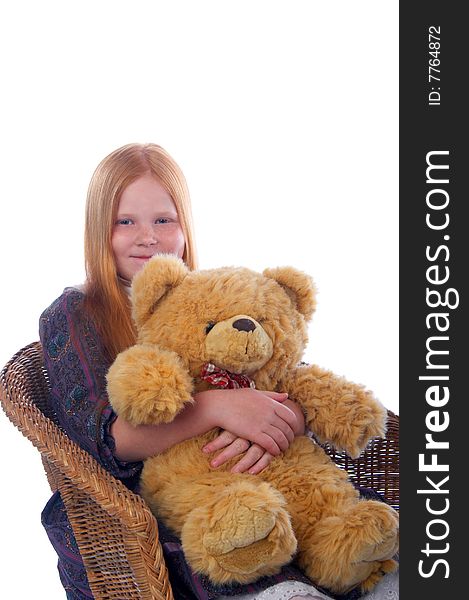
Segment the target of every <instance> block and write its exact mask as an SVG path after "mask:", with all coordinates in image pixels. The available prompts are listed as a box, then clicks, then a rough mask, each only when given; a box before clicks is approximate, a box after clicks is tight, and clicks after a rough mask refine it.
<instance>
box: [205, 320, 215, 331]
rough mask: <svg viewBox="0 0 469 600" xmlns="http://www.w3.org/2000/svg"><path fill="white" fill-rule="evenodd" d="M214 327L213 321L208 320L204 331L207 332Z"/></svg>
mask: <svg viewBox="0 0 469 600" xmlns="http://www.w3.org/2000/svg"><path fill="white" fill-rule="evenodd" d="M214 327H215V323H214V322H213V321H210V322H209V323H208V325H207V327H206V328H205V333H209V332H210V331H211V330H212V329H213V328H214Z"/></svg>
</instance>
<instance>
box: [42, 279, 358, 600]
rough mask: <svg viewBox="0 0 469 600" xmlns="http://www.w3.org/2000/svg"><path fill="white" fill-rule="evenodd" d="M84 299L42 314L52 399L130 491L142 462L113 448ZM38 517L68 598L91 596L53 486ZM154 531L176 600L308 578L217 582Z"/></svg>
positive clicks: (104, 361)
mask: <svg viewBox="0 0 469 600" xmlns="http://www.w3.org/2000/svg"><path fill="white" fill-rule="evenodd" d="M83 300H84V295H83V293H82V292H81V291H80V290H78V289H76V288H66V289H65V290H64V292H63V294H62V295H61V296H60V297H59V298H58V299H57V300H56V301H55V302H53V303H52V304H51V306H50V307H49V308H47V309H46V310H45V311H44V312H43V314H42V315H41V318H40V323H39V334H40V339H41V342H42V345H43V349H44V356H45V364H46V368H47V371H48V373H49V377H50V382H51V396H52V397H51V400H52V403H53V406H54V409H55V412H56V414H57V418H58V421H59V423H60V425H61V427H62V428H63V430H64V431H65V432H66V433H67V435H68V436H69V437H70V438H71V439H72V440H73V441H74V442H76V443H77V444H78V445H79V446H80V447H81V448H83V449H84V450H86V451H87V452H89V453H90V454H91V455H92V456H94V458H95V459H96V460H97V461H98V462H99V463H100V464H101V465H102V466H103V467H104V468H105V469H107V470H108V471H109V472H110V473H112V475H114V476H115V477H117V478H118V479H120V480H121V481H122V482H123V483H124V484H125V485H126V486H127V487H128V488H129V489H131V490H134V491H135V490H136V488H137V484H138V479H139V476H140V471H141V468H142V463H141V462H138V463H130V462H121V461H119V460H117V459H116V458H115V456H114V454H113V452H114V439H113V437H112V436H111V433H110V427H111V425H112V423H113V421H114V420H115V419H116V414H115V413H114V412H113V410H112V408H111V406H110V405H109V402H108V398H107V394H106V379H105V376H106V373H107V370H108V368H109V366H110V361H109V358H108V357H107V356H106V352H105V351H104V348H103V347H102V344H101V342H100V339H99V336H98V334H97V332H96V328H95V326H94V324H93V322H92V321H91V319H90V318H89V317H88V315H87V314H86V312H85V310H84V307H83ZM42 523H43V525H44V527H45V529H46V531H47V534H48V536H49V539H50V541H51V543H52V545H53V547H54V548H55V550H56V552H57V554H58V557H59V561H58V570H59V575H60V579H61V581H62V584H63V586H64V588H65V590H66V594H67V598H69V599H71V600H83V599H85V598H93V595H92V593H91V591H90V588H89V585H88V581H87V577H86V571H85V568H84V565H83V561H82V559H81V556H80V553H79V550H78V547H77V543H76V541H75V537H74V535H73V531H72V528H71V525H70V522H69V520H68V518H67V513H66V511H65V507H64V504H63V502H62V499H61V497H60V494H59V493H58V492H56V493H55V494H54V495H53V496H52V497H51V499H50V500H49V502H48V503H47V505H46V506H45V508H44V510H43V513H42ZM159 529H160V541H161V543H162V546H163V552H164V555H165V560H166V564H167V567H168V571H169V577H170V581H171V585H172V588H173V592H174V596H175V598H176V600H212V599H214V598H216V597H217V596H220V595H224V596H227V595H229V596H235V595H237V594H246V593H248V592H254V591H257V590H263V589H266V588H268V587H270V586H272V585H275V584H276V583H279V582H282V581H287V580H294V581H304V582H306V583H311V582H310V580H309V579H308V578H307V577H306V576H305V575H303V573H302V572H301V571H300V570H299V569H298V568H297V567H296V566H295V565H294V564H292V565H288V566H286V567H284V568H283V569H282V571H281V572H280V573H279V574H278V575H275V576H273V577H264V578H262V579H260V580H259V581H257V582H256V583H255V584H251V585H244V586H241V585H232V586H214V585H213V584H211V582H210V581H208V579H207V578H205V577H202V576H198V575H196V574H194V573H193V572H192V571H191V570H190V568H189V566H188V565H187V563H186V561H185V559H184V555H183V552H182V548H181V544H180V542H179V539H178V538H177V537H176V536H175V535H174V534H173V533H172V532H171V531H169V530H168V529H167V528H165V527H164V525H162V524H161V523H159ZM324 591H326V590H324ZM329 594H330V593H329ZM359 596H360V594H359V592H358V590H356V591H354V592H353V593H350V594H348V595H347V600H353V599H354V598H358V597H359Z"/></svg>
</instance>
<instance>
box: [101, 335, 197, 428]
mask: <svg viewBox="0 0 469 600" xmlns="http://www.w3.org/2000/svg"><path fill="white" fill-rule="evenodd" d="M192 386H193V382H192V378H191V377H190V375H189V373H188V372H187V369H185V368H184V366H183V365H182V361H181V359H180V358H179V357H178V355H177V354H176V353H174V352H170V351H167V350H162V349H160V348H158V347H157V346H154V345H150V344H137V345H135V346H131V347H130V348H128V349H127V350H124V352H121V353H120V354H119V355H118V356H117V358H116V360H115V361H114V363H113V364H112V365H111V367H110V369H109V371H108V374H107V390H108V395H109V401H110V403H111V405H112V407H113V408H114V410H115V411H116V413H117V414H118V415H120V416H122V417H123V418H124V419H125V420H126V421H129V422H130V423H132V424H133V425H142V424H159V423H169V422H171V421H172V420H173V419H174V417H175V416H176V415H177V413H178V412H179V411H180V410H181V409H182V408H183V407H184V405H185V404H186V403H187V402H192V401H193V400H192Z"/></svg>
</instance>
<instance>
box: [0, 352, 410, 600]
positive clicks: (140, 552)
mask: <svg viewBox="0 0 469 600" xmlns="http://www.w3.org/2000/svg"><path fill="white" fill-rule="evenodd" d="M0 394H1V402H2V405H3V408H4V410H5V412H6V414H7V416H8V417H9V418H10V420H11V421H12V422H13V423H14V425H16V426H17V427H18V428H19V429H20V431H21V432H22V433H23V435H25V436H26V437H27V438H28V439H29V440H30V441H31V442H32V443H33V444H34V446H35V447H36V448H37V449H38V450H39V452H40V453H41V457H42V462H43V464H44V467H45V470H46V474H47V478H48V481H49V484H50V486H51V489H52V490H53V491H55V490H59V491H60V493H61V496H62V498H63V501H64V504H65V507H66V510H67V513H68V516H69V519H70V522H71V525H72V528H73V531H74V533H75V536H76V539H77V542H78V546H79V548H80V553H81V555H82V557H83V561H84V564H85V567H86V571H87V575H88V580H89V583H90V587H91V590H92V592H93V594H94V596H95V598H97V599H106V600H108V599H118V600H126V599H129V600H131V599H132V600H134V599H136V598H141V599H148V600H150V599H157V600H163V599H166V600H171V599H172V598H173V595H172V590H171V586H170V583H169V579H168V573H167V569H166V566H165V563H164V558H163V554H162V550H161V546H160V544H159V541H158V528H157V523H156V520H155V518H154V516H153V515H152V513H151V512H150V510H149V508H148V506H147V505H146V504H145V502H144V501H143V499H142V498H141V497H140V496H138V495H136V494H134V493H132V492H131V491H129V490H128V489H127V488H126V487H125V486H124V485H123V484H122V483H121V482H120V481H119V480H117V479H115V478H114V477H113V476H112V475H111V474H110V473H108V472H107V471H105V470H104V469H103V468H102V467H101V466H100V465H99V464H98V463H97V462H96V461H95V459H94V458H93V457H92V456H90V455H89V454H88V453H87V452H85V451H83V450H82V449H81V448H80V447H79V446H77V445H76V444H75V443H74V442H72V441H71V440H70V439H69V438H68V437H67V435H66V434H65V433H64V432H63V431H62V430H61V429H60V427H59V426H58V425H57V424H56V418H55V415H54V413H53V410H52V409H51V407H50V405H49V403H48V400H49V382H48V377H47V372H46V371H45V369H44V365H43V355H42V348H41V345H40V343H39V342H35V343H33V344H30V345H29V346H26V347H25V348H23V349H22V350H20V351H19V352H18V353H17V354H15V356H14V357H13V358H12V359H11V360H10V361H9V362H8V363H7V365H6V366H5V367H4V369H3V371H2V373H1V375H0ZM398 431H399V417H398V416H397V415H394V414H393V413H391V412H390V413H389V424H388V437H387V438H386V439H384V440H383V439H375V440H372V441H371V442H370V444H369V446H368V448H367V449H366V451H365V452H364V454H363V455H362V456H361V457H360V459H359V460H356V461H353V460H351V459H349V458H347V457H345V456H344V455H342V454H338V453H335V452H334V451H333V450H332V449H331V448H329V447H327V446H325V449H326V451H327V452H328V453H329V454H330V455H331V456H332V457H333V459H334V460H335V461H336V462H337V463H338V464H339V466H341V467H342V468H346V469H347V470H348V471H349V473H350V476H351V478H352V480H354V481H355V482H356V483H358V484H359V485H361V486H364V487H372V488H374V489H375V490H376V491H378V492H380V493H381V494H383V495H384V497H385V498H386V500H387V502H389V503H390V504H391V505H392V506H394V507H395V508H398V505H399V443H398Z"/></svg>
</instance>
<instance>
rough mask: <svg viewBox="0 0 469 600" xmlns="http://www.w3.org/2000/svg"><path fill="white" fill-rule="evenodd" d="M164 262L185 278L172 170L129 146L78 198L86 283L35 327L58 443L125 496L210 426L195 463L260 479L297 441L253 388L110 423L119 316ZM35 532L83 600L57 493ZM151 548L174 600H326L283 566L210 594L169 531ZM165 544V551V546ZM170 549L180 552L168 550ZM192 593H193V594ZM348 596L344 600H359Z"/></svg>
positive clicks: (293, 420) (148, 147)
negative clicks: (150, 267)
mask: <svg viewBox="0 0 469 600" xmlns="http://www.w3.org/2000/svg"><path fill="white" fill-rule="evenodd" d="M158 253H171V254H175V255H177V256H179V257H180V258H182V259H183V260H184V262H185V263H186V264H187V266H188V267H189V268H190V269H194V268H195V267H196V252H195V245H194V236H193V226H192V217H191V208H190V200H189V194H188V190H187V186H186V182H185V179H184V176H183V174H182V172H181V170H180V169H179V167H178V166H177V164H176V163H175V162H174V160H173V159H172V158H171V157H170V156H169V155H168V154H167V152H165V151H164V150H163V149H162V148H161V147H159V146H156V145H154V144H145V145H140V144H129V145H127V146H124V147H122V148H119V149H117V150H116V151H114V152H112V153H111V154H110V155H109V156H107V157H106V158H105V159H104V160H103V161H102V162H101V163H100V164H99V165H98V167H97V169H96V171H95V173H94V175H93V177H92V180H91V183H90V186H89V190H88V198H87V205H86V222H85V260H86V282H85V284H84V285H83V286H79V287H70V288H66V289H65V290H64V292H63V294H62V295H61V296H60V297H59V298H58V299H57V300H56V301H55V302H53V303H52V305H51V306H50V307H49V308H47V309H46V310H45V311H44V313H43V314H42V315H41V318H40V339H41V342H42V345H43V349H44V355H45V361H46V367H47V370H48V373H49V377H50V382H51V395H52V401H53V405H54V408H55V411H56V414H57V418H58V420H59V422H60V425H61V426H62V428H63V429H64V430H65V431H66V433H67V434H68V435H69V437H70V438H71V439H72V440H74V441H75V442H77V443H78V444H79V445H80V446H81V447H82V448H83V449H85V450H86V451H88V452H89V453H90V454H92V455H93V456H94V457H95V458H96V459H97V460H98V461H99V463H100V464H101V465H103V466H104V468H106V469H107V470H109V471H110V472H111V473H112V474H113V475H114V476H116V477H117V478H119V479H121V480H122V481H123V482H124V484H125V485H127V486H128V487H129V488H130V489H133V490H135V489H136V486H137V483H138V478H139V474H140V471H141V468H142V461H143V460H144V459H145V458H147V457H149V456H151V455H154V454H157V453H159V452H163V451H164V450H165V449H167V448H169V447H171V446H173V445H174V444H177V443H178V442H181V441H183V440H185V439H188V438H190V437H193V436H195V435H199V434H202V433H205V432H207V431H209V430H210V429H212V428H213V427H219V428H221V430H222V433H221V434H220V435H219V436H218V438H216V439H215V440H214V441H213V442H212V443H210V444H209V445H208V446H207V447H206V448H204V452H207V453H208V454H210V457H211V464H212V466H213V467H214V468H216V467H217V466H220V465H221V464H223V463H224V462H226V461H227V460H229V459H231V458H233V457H239V460H238V462H237V464H236V465H235V467H234V468H233V471H237V472H244V471H248V472H249V473H252V474H254V475H255V474H257V473H259V472H260V471H261V470H262V469H264V468H265V467H266V466H267V465H268V464H269V463H270V461H271V459H272V457H273V456H275V455H277V454H279V453H281V452H283V451H284V450H286V449H287V448H288V446H289V444H290V443H291V441H292V440H293V438H294V436H295V435H301V434H303V433H304V428H305V422H304V417H303V413H302V411H301V409H300V408H299V407H298V406H297V405H296V404H295V403H294V402H293V401H292V400H291V399H289V398H287V395H286V394H278V393H274V392H268V391H259V390H252V389H239V390H211V391H207V392H202V393H199V394H196V395H195V396H194V399H195V402H194V404H193V405H191V406H188V407H187V408H185V409H184V410H183V411H182V412H181V413H180V414H179V415H178V416H177V417H176V418H175V419H174V421H173V422H172V423H169V424H162V425H142V426H137V427H134V426H131V425H130V424H129V423H127V422H126V421H124V420H123V419H122V418H120V417H118V416H116V414H115V413H114V412H113V410H112V408H111V407H110V405H109V402H108V399H107V395H106V380H105V376H106V372H107V370H108V368H109V366H110V365H111V363H112V361H113V360H114V358H115V357H116V355H117V354H118V353H119V352H121V351H122V350H124V349H125V348H127V347H129V346H130V345H132V344H134V343H135V340H136V336H135V330H134V327H133V324H132V320H131V317H130V304H129V289H130V283H131V280H132V277H133V276H134V275H135V273H137V271H139V269H141V268H142V266H143V265H144V264H145V262H146V261H147V260H149V259H150V258H151V257H152V256H153V255H154V254H158ZM42 521H43V524H44V526H45V528H46V531H47V533H48V535H49V538H50V540H51V542H52V544H53V546H54V548H55V549H56V551H57V553H58V556H59V562H58V569H59V574H60V578H61V581H62V584H63V586H64V588H65V590H66V593H67V598H69V599H73V600H78V599H84V598H93V596H92V594H91V591H90V588H89V586H88V582H87V578H86V572H85V569H84V565H83V562H82V559H81V557H80V554H79V551H78V548H77V544H76V541H75V539H74V536H73V532H72V529H71V526H70V523H69V521H68V519H67V515H66V512H65V509H64V505H63V503H62V500H61V498H60V494H59V493H58V492H56V493H55V494H54V495H53V496H52V498H51V499H50V500H49V502H48V503H47V505H46V507H45V509H44V511H43V514H42ZM159 525H160V528H161V531H160V539H161V542H162V545H163V550H164V551H165V550H167V547H169V546H170V547H171V552H165V558H166V562H167V566H168V570H169V573H170V579H171V583H172V587H173V592H174V595H175V598H176V600H179V599H182V598H192V599H200V600H208V599H212V598H216V597H222V596H236V597H241V596H242V597H243V598H244V597H248V598H257V597H264V596H265V595H266V594H267V595H268V597H269V598H272V599H275V598H282V599H285V600H286V599H288V598H292V597H295V596H302V597H305V596H307V597H309V598H328V597H329V596H327V595H325V594H323V593H322V592H321V591H319V590H317V589H316V588H315V587H313V586H312V584H311V582H310V581H309V580H308V579H307V578H306V577H305V576H304V575H303V574H302V573H301V572H300V571H299V570H298V569H297V568H296V567H295V566H294V565H288V566H287V567H285V568H284V569H283V570H282V572H281V573H280V574H279V575H277V576H275V577H270V578H263V579H262V580H260V581H259V582H256V583H255V584H252V585H250V586H240V585H234V586H225V587H223V588H219V587H218V588H215V587H214V586H212V585H211V584H210V582H208V581H206V579H204V578H200V579H199V578H198V577H197V575H195V574H194V573H192V572H191V571H190V569H189V567H188V565H187V563H186V562H185V561H184V557H183V554H182V550H179V552H175V551H174V548H175V547H178V546H175V543H176V544H177V543H178V540H175V539H174V536H173V535H172V533H171V532H169V531H167V530H166V529H165V528H164V526H163V525H162V524H159ZM169 542H170V543H169ZM179 547H180V546H179ZM201 590H203V591H201ZM359 595H360V594H359V592H358V590H354V591H352V593H350V594H349V595H348V598H355V597H359Z"/></svg>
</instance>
